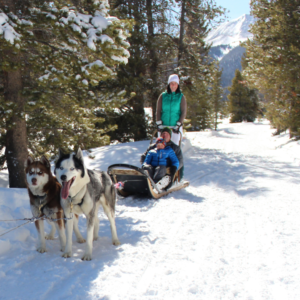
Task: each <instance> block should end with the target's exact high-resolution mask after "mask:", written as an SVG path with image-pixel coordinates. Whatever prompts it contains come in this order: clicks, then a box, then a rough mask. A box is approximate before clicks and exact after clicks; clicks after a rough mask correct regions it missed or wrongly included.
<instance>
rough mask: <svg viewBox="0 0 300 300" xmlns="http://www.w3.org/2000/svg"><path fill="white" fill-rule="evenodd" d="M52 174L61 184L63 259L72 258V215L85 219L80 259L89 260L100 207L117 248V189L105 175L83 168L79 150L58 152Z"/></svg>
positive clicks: (97, 228)
mask: <svg viewBox="0 0 300 300" xmlns="http://www.w3.org/2000/svg"><path fill="white" fill-rule="evenodd" d="M55 174H56V178H57V180H58V181H59V183H60V184H61V185H62V189H61V194H60V202H61V206H62V208H63V210H64V214H65V216H66V218H68V220H67V221H66V237H67V244H66V249H65V252H64V254H63V257H71V256H72V228H73V219H72V218H71V217H72V215H73V213H75V214H84V215H85V216H86V220H87V238H86V249H85V253H84V255H83V257H82V260H91V259H92V247H93V240H97V238H98V231H99V219H98V210H99V206H100V204H101V205H102V206H103V210H104V212H105V214H106V215H107V217H108V219H109V222H110V227H111V234H112V242H113V244H114V245H116V246H117V245H120V242H119V239H118V236H117V230H116V224H115V203H116V190H115V187H114V185H113V183H112V181H111V179H110V177H109V176H108V174H107V173H106V172H100V171H92V170H88V169H86V167H85V165H84V161H83V155H82V151H81V149H80V148H79V149H78V151H77V153H76V154H75V153H71V154H64V153H63V152H62V151H61V150H60V151H59V158H58V160H57V162H56V164H55Z"/></svg>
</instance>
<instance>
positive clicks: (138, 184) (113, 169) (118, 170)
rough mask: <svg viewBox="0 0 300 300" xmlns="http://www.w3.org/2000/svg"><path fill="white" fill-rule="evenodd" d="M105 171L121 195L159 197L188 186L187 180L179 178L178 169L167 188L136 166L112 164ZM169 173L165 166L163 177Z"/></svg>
mask: <svg viewBox="0 0 300 300" xmlns="http://www.w3.org/2000/svg"><path fill="white" fill-rule="evenodd" d="M107 173H108V175H109V176H110V177H111V179H112V181H113V183H114V184H115V185H117V187H118V188H117V192H118V194H119V195H120V196H122V197H128V196H131V195H145V196H151V197H153V198H155V199H159V198H161V197H163V196H166V195H168V194H170V193H172V192H175V191H179V190H181V189H183V188H186V187H187V186H189V182H188V181H184V180H180V179H181V178H180V172H179V170H178V171H177V172H176V174H175V176H174V181H173V185H172V186H171V188H169V189H168V190H164V188H161V186H160V185H159V183H155V182H154V181H153V180H152V178H151V177H150V176H149V175H148V173H147V172H146V171H145V170H143V169H141V168H139V167H136V166H132V165H128V164H114V165H111V166H109V167H108V169H107ZM169 174H170V168H167V175H166V176H165V178H167V177H170V176H169ZM167 183H168V182H167Z"/></svg>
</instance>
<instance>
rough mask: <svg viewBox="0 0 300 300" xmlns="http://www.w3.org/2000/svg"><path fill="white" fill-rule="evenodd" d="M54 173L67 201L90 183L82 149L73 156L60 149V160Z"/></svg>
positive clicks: (62, 195) (62, 194)
mask: <svg viewBox="0 0 300 300" xmlns="http://www.w3.org/2000/svg"><path fill="white" fill-rule="evenodd" d="M54 173H55V175H56V178H57V180H58V182H59V183H60V184H61V185H62V189H61V197H62V198H63V199H67V198H68V197H69V195H71V196H73V197H74V196H75V195H76V194H77V193H78V192H79V191H80V190H81V189H82V188H83V187H84V185H86V184H87V183H88V182H89V176H88V174H87V169H86V167H85V166H84V161H83V154H82V151H81V149H80V148H79V149H78V151H77V153H71V154H65V153H63V152H62V151H61V150H60V149H59V158H58V160H57V162H56V164H55V171H54Z"/></svg>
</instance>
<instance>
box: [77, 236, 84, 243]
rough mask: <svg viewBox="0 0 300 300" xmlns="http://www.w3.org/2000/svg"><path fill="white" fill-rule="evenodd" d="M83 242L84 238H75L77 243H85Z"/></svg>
mask: <svg viewBox="0 0 300 300" xmlns="http://www.w3.org/2000/svg"><path fill="white" fill-rule="evenodd" d="M85 242H86V240H85V239H84V238H83V237H81V238H77V243H79V244H83V243H85Z"/></svg>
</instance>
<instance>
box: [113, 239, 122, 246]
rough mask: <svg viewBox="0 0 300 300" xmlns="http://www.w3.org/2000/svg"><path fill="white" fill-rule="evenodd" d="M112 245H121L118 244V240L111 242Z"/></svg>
mask: <svg viewBox="0 0 300 300" xmlns="http://www.w3.org/2000/svg"><path fill="white" fill-rule="evenodd" d="M113 245H115V246H119V245H121V243H120V241H119V240H114V241H113Z"/></svg>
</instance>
